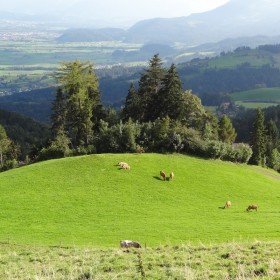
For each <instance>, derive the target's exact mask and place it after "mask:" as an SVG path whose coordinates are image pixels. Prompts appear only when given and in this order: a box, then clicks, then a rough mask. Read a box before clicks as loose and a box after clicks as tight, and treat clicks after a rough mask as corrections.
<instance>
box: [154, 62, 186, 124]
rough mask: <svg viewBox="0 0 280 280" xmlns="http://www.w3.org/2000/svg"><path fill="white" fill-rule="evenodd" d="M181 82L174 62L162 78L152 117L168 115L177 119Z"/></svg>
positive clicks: (179, 108) (179, 107)
mask: <svg viewBox="0 0 280 280" xmlns="http://www.w3.org/2000/svg"><path fill="white" fill-rule="evenodd" d="M181 95H182V82H181V80H180V78H179V74H178V72H177V70H176V66H175V65H174V64H172V65H171V67H170V68H169V70H168V71H167V73H166V75H165V76H164V78H163V79H162V87H161V89H160V90H159V94H158V95H157V98H156V104H157V106H155V116H154V118H157V117H160V118H163V117H166V116H169V117H170V118H171V119H177V118H178V117H179V115H180V111H181Z"/></svg>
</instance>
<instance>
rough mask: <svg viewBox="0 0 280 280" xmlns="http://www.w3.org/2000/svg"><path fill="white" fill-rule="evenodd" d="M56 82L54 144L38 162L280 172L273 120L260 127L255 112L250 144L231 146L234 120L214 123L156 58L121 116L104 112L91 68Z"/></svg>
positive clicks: (69, 68) (72, 69)
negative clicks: (150, 163)
mask: <svg viewBox="0 0 280 280" xmlns="http://www.w3.org/2000/svg"><path fill="white" fill-rule="evenodd" d="M56 79H57V82H58V84H59V86H58V88H57V90H56V93H55V99H54V101H53V104H52V116H51V129H50V132H51V137H50V138H49V141H48V143H47V145H45V146H44V147H43V148H42V149H40V150H39V151H38V153H37V154H36V156H35V158H34V160H36V161H40V160H46V159H51V158H60V157H67V156H74V155H83V154H92V153H109V152H110V153H123V152H136V153H143V152H160V153H171V152H178V153H187V154H192V155H195V156H201V157H205V158H218V159H222V160H229V161H233V162H240V163H247V162H250V163H253V164H258V165H268V166H270V167H272V168H274V169H276V170H278V169H280V155H279V152H278V149H279V132H278V129H277V125H276V124H275V122H273V120H269V121H265V119H264V117H263V116H264V112H263V111H262V110H261V109H258V110H257V114H256V115H255V117H254V120H253V121H252V123H253V125H251V127H250V128H249V131H250V132H251V135H250V139H249V140H248V141H243V142H239V143H235V140H236V138H237V132H236V130H235V128H234V125H233V123H232V121H231V119H230V118H229V117H228V116H227V115H222V116H220V117H219V118H218V117H217V116H216V115H215V114H213V113H211V112H208V111H207V110H206V109H205V108H204V107H203V105H202V103H201V100H200V98H199V97H198V96H196V95H195V94H193V93H192V90H186V91H183V90H182V81H181V80H180V77H179V74H178V71H177V69H176V66H175V65H174V64H172V65H171V66H170V67H169V68H167V69H166V68H164V67H163V63H162V61H161V59H160V57H159V55H158V54H156V55H154V56H153V57H152V58H151V59H150V60H149V63H148V67H147V68H145V69H143V71H142V73H141V74H140V78H139V80H138V86H137V87H136V86H135V84H134V83H133V82H132V83H131V85H130V87H129V89H128V92H127V96H126V100H125V103H124V106H123V107H122V109H121V110H120V111H116V110H115V109H112V108H110V107H108V108H105V107H104V106H103V105H102V103H101V93H100V90H99V81H98V78H97V76H96V73H95V72H94V71H93V65H92V63H90V62H80V61H79V60H75V61H72V62H65V63H62V64H61V67H60V68H59V70H58V71H57V72H56ZM136 88H137V89H136ZM241 122H242V120H241ZM252 123H251V124H252ZM278 163H279V164H278Z"/></svg>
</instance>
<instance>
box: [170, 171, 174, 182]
mask: <svg viewBox="0 0 280 280" xmlns="http://www.w3.org/2000/svg"><path fill="white" fill-rule="evenodd" d="M169 179H170V180H173V179H174V173H173V172H171V173H170V176H169Z"/></svg>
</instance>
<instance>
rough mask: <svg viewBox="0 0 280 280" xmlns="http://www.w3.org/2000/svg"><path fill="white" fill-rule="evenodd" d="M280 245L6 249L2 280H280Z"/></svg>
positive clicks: (2, 252) (2, 251)
mask: <svg viewBox="0 0 280 280" xmlns="http://www.w3.org/2000/svg"><path fill="white" fill-rule="evenodd" d="M279 252H280V243H279V242H259V241H255V242H252V243H245V244H242V243H226V244H222V245H219V246H217V245H207V246H205V245H203V244H200V245H198V246H194V245H192V244H187V245H181V244H179V245H175V246H170V245H167V246H158V247H154V248H149V247H148V248H142V249H140V250H139V251H137V250H121V249H118V248H115V249H112V248H111V249H94V248H79V247H67V248H65V247H34V246H17V245H8V244H2V245H0V255H1V260H0V263H1V266H0V278H1V279H8V280H9V279H11V280H15V279H20V280H27V279H28V280H30V279H40V280H51V279H52V280H60V279H61V280H62V279H63V280H65V279H67V280H89V279H95V280H101V279H102V280H103V279H178V280H183V279H184V280H185V279H187V280H193V279H197V280H198V279H199V280H201V279H203V280H208V279H217V280H225V279H239V280H250V279H252V280H253V279H262V280H268V279H269V280H271V279H275V280H277V279H279V275H280V253H279Z"/></svg>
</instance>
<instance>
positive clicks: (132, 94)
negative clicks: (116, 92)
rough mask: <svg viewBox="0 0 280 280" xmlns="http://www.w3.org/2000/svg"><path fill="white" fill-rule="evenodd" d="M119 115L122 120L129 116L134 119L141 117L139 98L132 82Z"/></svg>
mask: <svg viewBox="0 0 280 280" xmlns="http://www.w3.org/2000/svg"><path fill="white" fill-rule="evenodd" d="M121 115H122V119H123V120H124V121H127V120H128V119H129V118H131V119H132V120H134V121H136V120H138V119H139V118H141V111H140V98H139V95H138V92H137V91H136V89H135V87H134V84H133V83H131V84H130V88H129V91H128V94H127V96H126V100H125V104H124V108H123V110H122V113H121Z"/></svg>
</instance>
